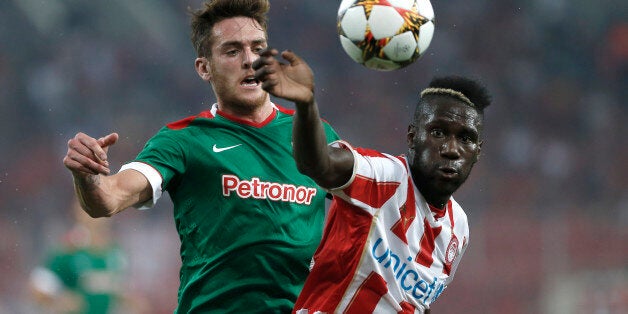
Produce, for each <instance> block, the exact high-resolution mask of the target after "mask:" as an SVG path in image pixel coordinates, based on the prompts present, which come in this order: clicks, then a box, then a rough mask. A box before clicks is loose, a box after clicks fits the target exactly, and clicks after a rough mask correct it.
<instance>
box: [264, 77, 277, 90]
mask: <svg viewBox="0 0 628 314" xmlns="http://www.w3.org/2000/svg"><path fill="white" fill-rule="evenodd" d="M275 86H277V80H274V79H269V80H265V81H263V82H262V89H263V90H265V91H267V92H269V93H272V92H273V90H274V89H275Z"/></svg>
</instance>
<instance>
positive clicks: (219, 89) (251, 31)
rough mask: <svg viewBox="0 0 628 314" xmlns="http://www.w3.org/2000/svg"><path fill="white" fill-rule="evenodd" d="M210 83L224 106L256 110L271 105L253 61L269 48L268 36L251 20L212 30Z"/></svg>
mask: <svg viewBox="0 0 628 314" xmlns="http://www.w3.org/2000/svg"><path fill="white" fill-rule="evenodd" d="M212 39H213V41H212V42H213V43H212V47H211V57H209V60H208V65H209V69H208V73H209V81H210V82H211V84H212V87H213V89H214V93H215V94H216V97H217V99H218V103H219V104H220V105H221V106H225V107H230V108H232V109H236V108H241V109H243V110H247V109H246V108H249V109H250V108H255V107H259V106H261V105H263V104H264V103H265V102H267V101H270V98H269V96H268V93H266V92H265V91H264V90H262V88H261V84H260V82H259V81H257V80H255V79H254V77H253V75H254V74H255V71H254V70H253V68H251V64H252V63H253V61H255V60H257V58H259V52H260V51H262V50H263V49H264V48H266V47H267V42H266V32H265V31H264V30H263V28H262V27H261V26H260V25H259V23H257V21H255V20H254V19H251V18H246V17H235V18H229V19H225V20H222V21H220V22H218V23H216V24H215V25H214V27H213V29H212Z"/></svg>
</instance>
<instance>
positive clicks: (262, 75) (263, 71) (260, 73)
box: [254, 67, 276, 82]
mask: <svg viewBox="0 0 628 314" xmlns="http://www.w3.org/2000/svg"><path fill="white" fill-rule="evenodd" d="M275 72H276V70H275V68H274V67H262V68H259V69H257V70H255V74H254V75H255V79H257V80H259V81H262V82H266V81H268V80H270V79H273V74H275Z"/></svg>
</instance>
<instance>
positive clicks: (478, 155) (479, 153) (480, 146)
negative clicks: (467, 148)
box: [475, 141, 484, 162]
mask: <svg viewBox="0 0 628 314" xmlns="http://www.w3.org/2000/svg"><path fill="white" fill-rule="evenodd" d="M483 143H484V141H479V142H478V152H477V154H476V155H475V162H478V160H480V156H482V144H483Z"/></svg>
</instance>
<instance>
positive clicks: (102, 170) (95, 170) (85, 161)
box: [63, 151, 110, 175]
mask: <svg viewBox="0 0 628 314" xmlns="http://www.w3.org/2000/svg"><path fill="white" fill-rule="evenodd" d="M63 164H64V165H65V166H66V168H68V169H70V170H71V171H73V172H84V173H87V174H93V175H97V174H105V175H108V174H109V173H110V170H109V168H107V167H105V166H103V165H101V164H99V163H97V162H95V161H94V160H92V159H90V158H88V157H86V156H84V155H81V154H79V153H77V152H74V151H70V152H68V154H67V155H66V156H65V158H63Z"/></svg>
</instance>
